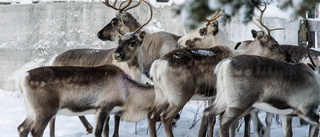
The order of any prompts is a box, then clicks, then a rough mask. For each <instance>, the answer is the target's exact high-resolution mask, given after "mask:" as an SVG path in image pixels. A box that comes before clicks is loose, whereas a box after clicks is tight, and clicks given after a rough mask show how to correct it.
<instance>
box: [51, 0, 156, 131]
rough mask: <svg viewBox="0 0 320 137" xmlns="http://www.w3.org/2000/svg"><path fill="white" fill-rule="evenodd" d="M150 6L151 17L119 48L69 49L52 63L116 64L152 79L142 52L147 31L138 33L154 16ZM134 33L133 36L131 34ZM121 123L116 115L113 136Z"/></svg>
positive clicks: (140, 78) (138, 78)
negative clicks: (144, 62) (145, 65)
mask: <svg viewBox="0 0 320 137" xmlns="http://www.w3.org/2000/svg"><path fill="white" fill-rule="evenodd" d="M146 3H147V2H146ZM147 4H148V5H149V7H150V12H151V15H150V19H149V20H148V21H147V22H146V23H145V24H143V25H142V26H140V27H138V28H137V29H136V30H135V31H134V32H128V33H126V34H124V35H123V36H122V37H121V38H120V39H119V45H118V47H117V48H112V49H108V50H102V49H73V50H68V51H66V52H64V53H62V54H60V55H58V56H57V57H55V59H54V61H53V63H52V65H53V66H83V67H94V66H101V65H105V64H114V65H116V66H118V67H120V68H121V69H122V70H123V71H124V72H125V73H127V74H129V75H130V76H131V77H132V78H133V79H134V80H136V81H138V82H141V81H144V82H149V83H151V82H152V81H151V80H149V79H148V77H147V76H144V75H143V64H142V63H143V53H142V47H141V44H142V41H143V38H144V37H145V35H146V33H144V32H141V33H140V34H137V32H138V31H139V30H140V29H141V28H142V27H144V26H145V25H146V24H148V23H149V22H150V20H151V18H152V10H151V6H150V4H149V3H147ZM131 35H132V36H131ZM79 119H80V120H81V122H82V123H83V125H84V126H85V128H86V129H87V132H88V133H91V132H92V126H91V125H90V123H89V122H88V121H87V120H86V118H85V117H84V116H79ZM108 121H109V117H108V119H107V121H106V126H107V127H106V128H105V130H106V131H105V132H104V136H108V135H109V128H108ZM54 123H55V117H53V118H52V120H51V121H50V136H51V137H54V136H55V135H54V126H55V124H54ZM119 123H120V118H119V117H118V116H117V115H115V126H114V127H115V128H114V134H113V137H118V136H119Z"/></svg>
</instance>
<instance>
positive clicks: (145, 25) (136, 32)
mask: <svg viewBox="0 0 320 137" xmlns="http://www.w3.org/2000/svg"><path fill="white" fill-rule="evenodd" d="M142 1H143V2H144V3H146V4H147V5H148V6H149V8H150V19H149V20H148V21H147V22H146V23H145V24H143V25H141V26H140V27H139V28H137V29H136V30H135V31H134V32H133V34H135V33H137V32H138V31H139V30H140V29H141V28H142V27H144V26H146V25H147V24H148V23H149V22H150V21H151V19H152V6H151V5H150V3H149V2H146V1H144V0H142Z"/></svg>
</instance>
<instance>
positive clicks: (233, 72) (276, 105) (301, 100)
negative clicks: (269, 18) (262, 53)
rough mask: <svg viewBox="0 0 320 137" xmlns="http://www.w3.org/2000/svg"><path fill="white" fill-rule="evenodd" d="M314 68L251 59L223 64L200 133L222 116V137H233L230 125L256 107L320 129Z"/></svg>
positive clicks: (220, 65)
mask: <svg viewBox="0 0 320 137" xmlns="http://www.w3.org/2000/svg"><path fill="white" fill-rule="evenodd" d="M310 59H312V58H311V57H310ZM310 66H311V65H309V66H308V65H305V64H303V63H297V64H292V63H285V62H280V61H276V60H272V59H268V58H264V57H258V56H249V55H242V56H237V57H233V58H229V59H225V60H223V61H222V62H220V63H219V64H218V65H217V66H216V68H215V74H216V76H217V84H216V85H217V97H216V99H215V101H214V103H213V104H212V105H210V107H208V108H206V109H205V110H204V113H203V117H202V122H201V126H200V130H206V128H207V124H208V123H211V122H213V121H214V116H216V115H220V130H219V131H220V136H221V137H229V127H230V125H231V124H232V123H233V122H234V121H235V120H237V119H238V118H239V117H240V116H242V115H244V114H246V113H248V112H249V111H250V110H251V108H252V107H254V108H257V109H260V110H264V111H267V112H271V113H277V114H281V115H298V116H299V117H301V118H303V119H305V120H306V121H308V122H310V123H311V124H312V125H313V127H316V126H318V125H319V116H318V112H319V110H318V106H319V104H320V100H319V97H320V92H319V88H320V83H319V68H314V66H311V67H310ZM234 95H236V96H234ZM207 122H208V123H207Z"/></svg>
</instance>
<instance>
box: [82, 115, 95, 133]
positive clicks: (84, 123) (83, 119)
mask: <svg viewBox="0 0 320 137" xmlns="http://www.w3.org/2000/svg"><path fill="white" fill-rule="evenodd" d="M79 119H80V121H81V123H82V124H83V126H84V127H85V128H86V130H87V133H88V134H91V133H92V130H93V127H92V126H91V125H90V123H89V122H88V120H87V119H86V117H84V116H79Z"/></svg>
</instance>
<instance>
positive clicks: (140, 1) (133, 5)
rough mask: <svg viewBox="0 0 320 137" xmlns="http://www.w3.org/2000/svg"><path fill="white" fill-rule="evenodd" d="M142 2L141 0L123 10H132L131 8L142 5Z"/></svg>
mask: <svg viewBox="0 0 320 137" xmlns="http://www.w3.org/2000/svg"><path fill="white" fill-rule="evenodd" d="M141 2H142V0H139V2H138V3H137V4H136V5H133V6H131V7H129V8H126V9H125V10H123V11H127V10H130V9H133V8H135V7H137V6H139V5H140V3H141Z"/></svg>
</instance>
